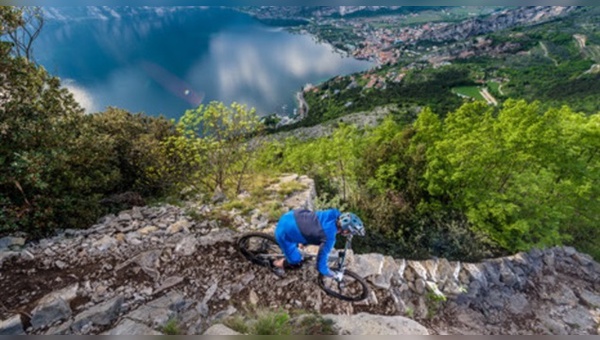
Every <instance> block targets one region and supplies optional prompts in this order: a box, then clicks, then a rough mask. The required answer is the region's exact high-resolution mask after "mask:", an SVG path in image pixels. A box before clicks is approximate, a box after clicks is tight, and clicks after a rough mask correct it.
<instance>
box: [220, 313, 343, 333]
mask: <svg viewBox="0 0 600 340" xmlns="http://www.w3.org/2000/svg"><path fill="white" fill-rule="evenodd" d="M223 324H225V326H227V327H229V328H231V329H233V330H235V331H236V332H238V333H241V334H248V335H335V334H337V333H336V331H335V330H334V325H333V321H332V320H330V319H324V318H323V317H322V316H321V315H318V314H314V313H306V312H302V311H297V312H295V313H293V314H292V315H290V313H288V312H287V311H285V310H283V309H277V310H269V309H258V310H251V311H248V312H246V313H245V315H244V316H242V315H235V316H232V317H229V318H227V319H225V320H224V321H223Z"/></svg>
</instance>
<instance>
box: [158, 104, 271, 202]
mask: <svg viewBox="0 0 600 340" xmlns="http://www.w3.org/2000/svg"><path fill="white" fill-rule="evenodd" d="M262 129H263V125H262V123H261V122H260V120H259V118H258V117H257V115H256V113H255V110H254V109H251V110H248V109H247V108H246V107H245V106H243V105H240V104H237V103H232V104H231V105H230V106H229V107H226V106H225V105H224V104H223V103H219V102H211V103H210V104H209V105H207V106H204V105H200V106H199V107H198V108H197V109H194V110H188V111H186V112H185V114H184V115H183V116H182V117H181V119H180V121H179V123H178V125H177V130H178V132H179V133H180V135H179V136H176V137H173V138H170V139H169V140H167V141H166V142H165V143H163V155H164V158H165V160H166V163H165V164H164V166H163V167H162V168H161V169H159V170H158V172H157V177H158V178H161V177H162V176H166V177H173V178H175V183H177V184H178V185H179V186H196V187H198V186H199V188H198V189H199V190H200V191H203V192H209V193H212V192H214V191H215V190H216V189H220V190H227V189H228V188H233V190H235V192H236V193H237V192H239V191H240V190H241V186H242V181H243V179H244V175H245V174H246V173H247V171H248V168H249V164H250V161H251V160H252V156H253V152H254V150H255V149H256V147H257V146H256V145H253V144H252V143H250V142H248V138H249V137H254V136H256V135H257V134H258V133H260V131H261V130H262ZM256 140H257V139H254V141H256Z"/></svg>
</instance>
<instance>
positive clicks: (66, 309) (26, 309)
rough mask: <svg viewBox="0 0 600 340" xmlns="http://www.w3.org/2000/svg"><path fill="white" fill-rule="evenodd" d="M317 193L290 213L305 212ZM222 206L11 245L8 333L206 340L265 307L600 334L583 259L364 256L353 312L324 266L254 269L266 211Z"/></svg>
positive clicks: (456, 328)
mask: <svg viewBox="0 0 600 340" xmlns="http://www.w3.org/2000/svg"><path fill="white" fill-rule="evenodd" d="M288 179H289V178H288ZM292 180H299V178H298V177H292ZM313 189H314V188H311V187H309V188H307V189H306V190H305V191H303V192H299V193H297V194H295V195H293V196H297V197H295V198H297V199H295V198H294V197H289V199H288V200H287V202H291V204H293V205H294V206H296V207H299V206H306V205H308V204H309V203H310V202H308V201H307V200H306V199H307V198H310V197H312V193H311V192H312V190H313ZM214 209H215V207H213V206H209V205H195V204H188V205H187V206H186V207H184V208H179V207H175V206H159V207H142V208H140V207H137V208H134V209H132V210H129V211H123V212H121V213H120V214H119V215H118V216H107V217H105V218H104V219H103V220H101V221H100V222H99V223H98V224H96V225H94V226H92V227H91V228H90V229H88V230H80V231H74V230H69V231H65V232H64V233H63V234H62V235H59V236H57V237H55V238H52V239H47V240H42V241H41V242H39V243H36V244H27V245H26V246H24V247H23V246H22V243H23V242H22V240H20V239H18V238H10V239H3V240H2V241H1V242H0V243H1V244H2V248H3V250H2V251H1V252H0V268H1V271H0V301H2V309H1V310H0V320H4V321H2V322H0V333H1V334H14V333H19V332H23V330H25V331H26V332H27V333H28V334H100V333H102V332H110V334H134V333H135V334H150V333H155V334H158V333H159V332H160V331H162V327H163V326H164V325H165V324H166V323H167V322H168V321H169V320H171V319H176V320H178V323H179V325H180V328H181V329H182V332H184V333H186V334H201V333H203V332H204V331H205V330H206V329H207V328H208V327H209V326H210V325H211V324H212V323H214V322H218V321H219V320H222V319H223V318H226V317H228V316H229V315H232V314H235V313H243V312H244V311H245V310H247V309H248V308H250V306H253V305H259V306H263V307H271V308H278V307H280V308H283V309H285V310H288V311H292V310H298V309H303V310H307V311H314V312H318V313H321V314H328V313H331V314H338V315H346V314H358V313H362V312H367V313H369V314H374V315H404V316H408V317H410V318H413V319H415V320H417V321H418V322H420V323H421V324H423V325H425V326H426V327H427V329H428V330H429V333H431V334H598V331H599V330H598V326H599V322H600V319H599V318H600V264H598V263H596V262H594V261H592V260H591V258H590V257H589V256H587V255H584V254H580V253H578V252H576V251H575V250H574V249H572V248H552V249H546V250H543V251H538V250H536V251H532V252H529V253H521V254H517V255H515V256H512V257H509V258H501V259H491V260H488V261H485V262H483V263H477V264H470V263H460V262H448V261H446V260H444V259H432V260H429V261H407V260H404V259H393V258H391V257H387V256H384V255H382V254H363V255H353V256H351V257H350V266H351V269H353V270H355V271H356V272H358V273H359V274H361V275H362V276H363V277H366V278H367V279H368V280H369V281H370V282H371V284H372V290H373V295H372V296H371V297H370V298H369V299H368V300H367V301H364V302H360V303H349V302H343V301H340V300H337V299H334V298H332V297H329V296H327V295H325V294H324V293H323V292H322V291H320V290H319V289H318V288H317V287H318V286H317V285H316V281H315V280H316V275H317V274H316V270H315V269H314V268H313V266H305V267H304V268H302V269H301V270H299V271H295V272H288V273H287V275H286V277H285V278H278V277H277V276H275V275H274V274H272V273H271V272H270V271H269V270H268V269H266V268H260V267H256V266H253V265H251V264H250V263H249V262H247V261H246V260H245V259H244V258H243V257H242V256H241V255H240V254H239V253H238V252H237V250H236V248H235V243H234V242H235V239H236V237H237V236H239V235H240V233H241V232H244V231H248V230H256V229H259V230H263V231H265V232H269V231H272V230H273V228H274V224H273V223H264V221H265V219H266V217H265V216H264V215H262V213H260V212H254V214H253V216H252V217H250V218H243V217H241V216H240V215H239V213H238V212H235V211H234V212H232V213H231V214H230V215H229V216H230V218H219V219H214V218H211V217H210V216H214V215H212V212H213V211H214ZM191 212H193V214H192V213H191ZM190 214H192V215H194V216H195V218H191V217H190ZM199 216H205V217H199ZM234 230H235V231H234ZM10 249H12V250H10ZM442 294H443V295H442ZM444 300H446V301H444Z"/></svg>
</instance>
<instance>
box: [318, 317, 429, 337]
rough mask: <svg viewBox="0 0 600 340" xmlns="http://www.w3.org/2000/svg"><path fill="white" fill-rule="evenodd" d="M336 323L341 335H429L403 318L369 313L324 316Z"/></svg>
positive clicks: (411, 321)
mask: <svg viewBox="0 0 600 340" xmlns="http://www.w3.org/2000/svg"><path fill="white" fill-rule="evenodd" d="M323 318H324V319H330V320H333V322H334V328H335V329H336V330H337V332H338V334H340V335H429V331H427V328H425V327H424V326H422V325H421V324H419V323H417V322H416V321H413V320H411V319H407V318H405V317H402V316H381V315H373V314H367V313H360V314H356V315H334V314H326V315H323Z"/></svg>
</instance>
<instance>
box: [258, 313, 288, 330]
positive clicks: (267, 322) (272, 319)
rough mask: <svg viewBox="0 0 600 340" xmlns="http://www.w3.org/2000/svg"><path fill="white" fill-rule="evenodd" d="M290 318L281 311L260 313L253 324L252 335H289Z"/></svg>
mask: <svg viewBox="0 0 600 340" xmlns="http://www.w3.org/2000/svg"><path fill="white" fill-rule="evenodd" d="M291 326H292V325H291V323H290V316H289V314H288V313H287V312H285V311H283V310H278V311H274V312H262V313H260V314H259V315H258V319H257V320H256V322H255V323H254V324H253V327H252V331H253V332H252V333H253V334H256V335H290V334H291V333H292V327H291Z"/></svg>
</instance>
